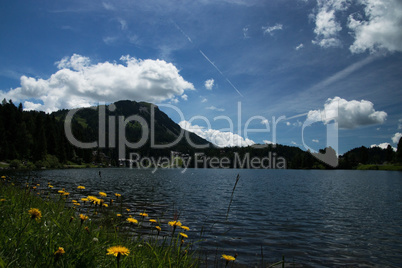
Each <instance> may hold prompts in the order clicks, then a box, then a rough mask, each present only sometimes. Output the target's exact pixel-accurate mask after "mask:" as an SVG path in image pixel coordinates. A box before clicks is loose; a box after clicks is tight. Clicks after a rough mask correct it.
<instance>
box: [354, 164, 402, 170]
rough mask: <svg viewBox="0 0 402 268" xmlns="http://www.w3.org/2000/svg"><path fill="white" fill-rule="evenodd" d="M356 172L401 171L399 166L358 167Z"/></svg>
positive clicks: (401, 167)
mask: <svg viewBox="0 0 402 268" xmlns="http://www.w3.org/2000/svg"><path fill="white" fill-rule="evenodd" d="M357 170H391V171H402V166H401V165H359V166H358V167H357Z"/></svg>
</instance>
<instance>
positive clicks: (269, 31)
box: [262, 23, 283, 35]
mask: <svg viewBox="0 0 402 268" xmlns="http://www.w3.org/2000/svg"><path fill="white" fill-rule="evenodd" d="M282 27H283V25H282V24H279V23H277V24H275V25H274V26H270V27H269V26H266V27H265V26H263V27H262V30H263V31H264V34H270V35H273V32H274V31H278V30H282Z"/></svg>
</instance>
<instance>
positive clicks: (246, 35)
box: [243, 27, 250, 39]
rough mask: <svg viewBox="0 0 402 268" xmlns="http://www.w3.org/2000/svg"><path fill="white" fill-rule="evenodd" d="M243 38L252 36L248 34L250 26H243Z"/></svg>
mask: <svg viewBox="0 0 402 268" xmlns="http://www.w3.org/2000/svg"><path fill="white" fill-rule="evenodd" d="M243 38H244V39H247V38H250V36H249V35H248V27H244V28H243Z"/></svg>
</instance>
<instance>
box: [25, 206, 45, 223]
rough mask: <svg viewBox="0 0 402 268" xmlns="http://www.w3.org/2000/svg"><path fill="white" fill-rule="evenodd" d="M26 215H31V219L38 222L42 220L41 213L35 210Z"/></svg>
mask: <svg viewBox="0 0 402 268" xmlns="http://www.w3.org/2000/svg"><path fill="white" fill-rule="evenodd" d="M28 213H29V214H30V215H31V219H35V220H37V221H39V220H40V218H42V212H41V211H40V210H39V209H37V208H31V209H30V210H28Z"/></svg>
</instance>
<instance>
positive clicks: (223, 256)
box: [222, 254, 236, 261]
mask: <svg viewBox="0 0 402 268" xmlns="http://www.w3.org/2000/svg"><path fill="white" fill-rule="evenodd" d="M222 259H225V260H226V261H234V260H236V258H235V257H233V256H230V255H225V254H222Z"/></svg>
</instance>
